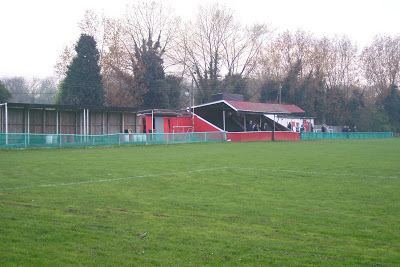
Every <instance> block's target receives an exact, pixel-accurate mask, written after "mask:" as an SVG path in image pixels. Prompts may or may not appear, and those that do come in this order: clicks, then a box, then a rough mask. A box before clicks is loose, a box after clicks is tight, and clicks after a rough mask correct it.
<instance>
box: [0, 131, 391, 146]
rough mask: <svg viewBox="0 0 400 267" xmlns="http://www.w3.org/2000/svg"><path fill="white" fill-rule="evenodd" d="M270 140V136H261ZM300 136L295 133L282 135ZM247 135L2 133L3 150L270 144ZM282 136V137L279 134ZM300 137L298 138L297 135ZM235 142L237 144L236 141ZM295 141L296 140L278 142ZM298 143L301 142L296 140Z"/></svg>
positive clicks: (363, 135)
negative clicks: (187, 144) (256, 142)
mask: <svg viewBox="0 0 400 267" xmlns="http://www.w3.org/2000/svg"><path fill="white" fill-rule="evenodd" d="M261 133H262V134H265V135H266V136H267V135H268V134H271V133H268V132H261ZM280 133H281V134H282V133H285V134H286V133H287V134H296V133H291V132H280ZM235 134H236V135H240V134H242V135H243V133H227V132H188V133H153V134H145V133H143V134H142V133H132V134H125V133H118V134H108V135H79V134H25V133H8V134H6V133H0V148H34V147H84V146H112V145H127V144H133V145H152V144H179V143H196V142H197V143H198V142H224V141H227V139H229V141H239V142H240V141H242V142H247V141H266V140H271V138H269V139H268V138H267V139H265V138H264V139H263V138H261V137H259V136H258V135H259V134H260V133H259V132H254V133H245V134H247V135H249V134H253V135H256V134H257V135H256V137H257V138H247V139H246V138H244V139H243V138H242V139H240V140H236V139H235V138H232V136H235ZM276 134H278V133H276ZM297 135H298V134H297ZM393 136H394V135H393V133H392V132H374V133H372V132H350V133H320V132H318V133H309V132H303V133H301V135H300V139H301V140H322V139H371V138H390V137H393ZM234 139H235V140H234ZM276 140H292V139H287V138H286V139H282V138H281V139H279V138H278V139H276ZM296 140H298V138H297V139H296Z"/></svg>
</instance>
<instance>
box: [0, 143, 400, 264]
mask: <svg viewBox="0 0 400 267" xmlns="http://www.w3.org/2000/svg"><path fill="white" fill-rule="evenodd" d="M399 159H400V139H399V138H392V139H385V140H372V139H371V140H354V141H350V140H343V141H339V140H337V141H318V142H316V141H306V142H275V143H274V142H254V143H212V144H184V145H170V146H166V145H160V146H127V147H106V148H99V147H98V148H83V149H78V148H76V149H37V150H0V265H1V266H4V265H37V266H43V265H52V266H64V265H84V266H94V265H110V266H111V265H131V266H149V265H163V266H171V265H172V266H193V265H194V266H205V265H208V266H220V265H229V266H231V265H249V266H265V265H278V266H282V265H285V266H287V265H324V266H343V265H363V266H365V265H384V266H398V265H399V264H400V162H399Z"/></svg>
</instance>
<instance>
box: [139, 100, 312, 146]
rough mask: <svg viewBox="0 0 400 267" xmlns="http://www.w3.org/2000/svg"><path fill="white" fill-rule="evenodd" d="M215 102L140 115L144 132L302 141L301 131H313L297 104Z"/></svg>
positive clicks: (140, 113)
mask: <svg viewBox="0 0 400 267" xmlns="http://www.w3.org/2000/svg"><path fill="white" fill-rule="evenodd" d="M217 97H218V98H219V99H216V100H215V101H213V102H210V103H205V104H201V105H197V106H192V107H190V109H188V110H190V111H191V112H188V111H181V112H175V111H169V110H158V109H157V110H145V111H141V112H139V114H138V120H139V121H138V123H137V125H139V127H141V128H140V129H136V132H143V133H152V132H154V133H182V132H226V134H227V139H228V140H231V141H262V140H293V141H294V140H299V139H300V130H301V131H311V130H312V128H313V125H314V119H313V118H305V117H304V113H305V112H304V110H302V109H301V108H299V107H298V106H296V105H290V104H269V103H254V102H248V101H243V100H241V99H240V96H239V97H238V96H237V95H233V97H232V95H228V96H226V95H223V94H219V95H217Z"/></svg>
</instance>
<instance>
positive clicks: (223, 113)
mask: <svg viewBox="0 0 400 267" xmlns="http://www.w3.org/2000/svg"><path fill="white" fill-rule="evenodd" d="M222 124H223V125H224V132H225V109H224V110H222Z"/></svg>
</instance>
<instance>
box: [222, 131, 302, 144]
mask: <svg viewBox="0 0 400 267" xmlns="http://www.w3.org/2000/svg"><path fill="white" fill-rule="evenodd" d="M273 137H275V141H298V140H300V134H299V133H295V132H281V131H276V132H275V136H273V132H230V133H227V140H230V141H232V142H252V141H272V140H273Z"/></svg>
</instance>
